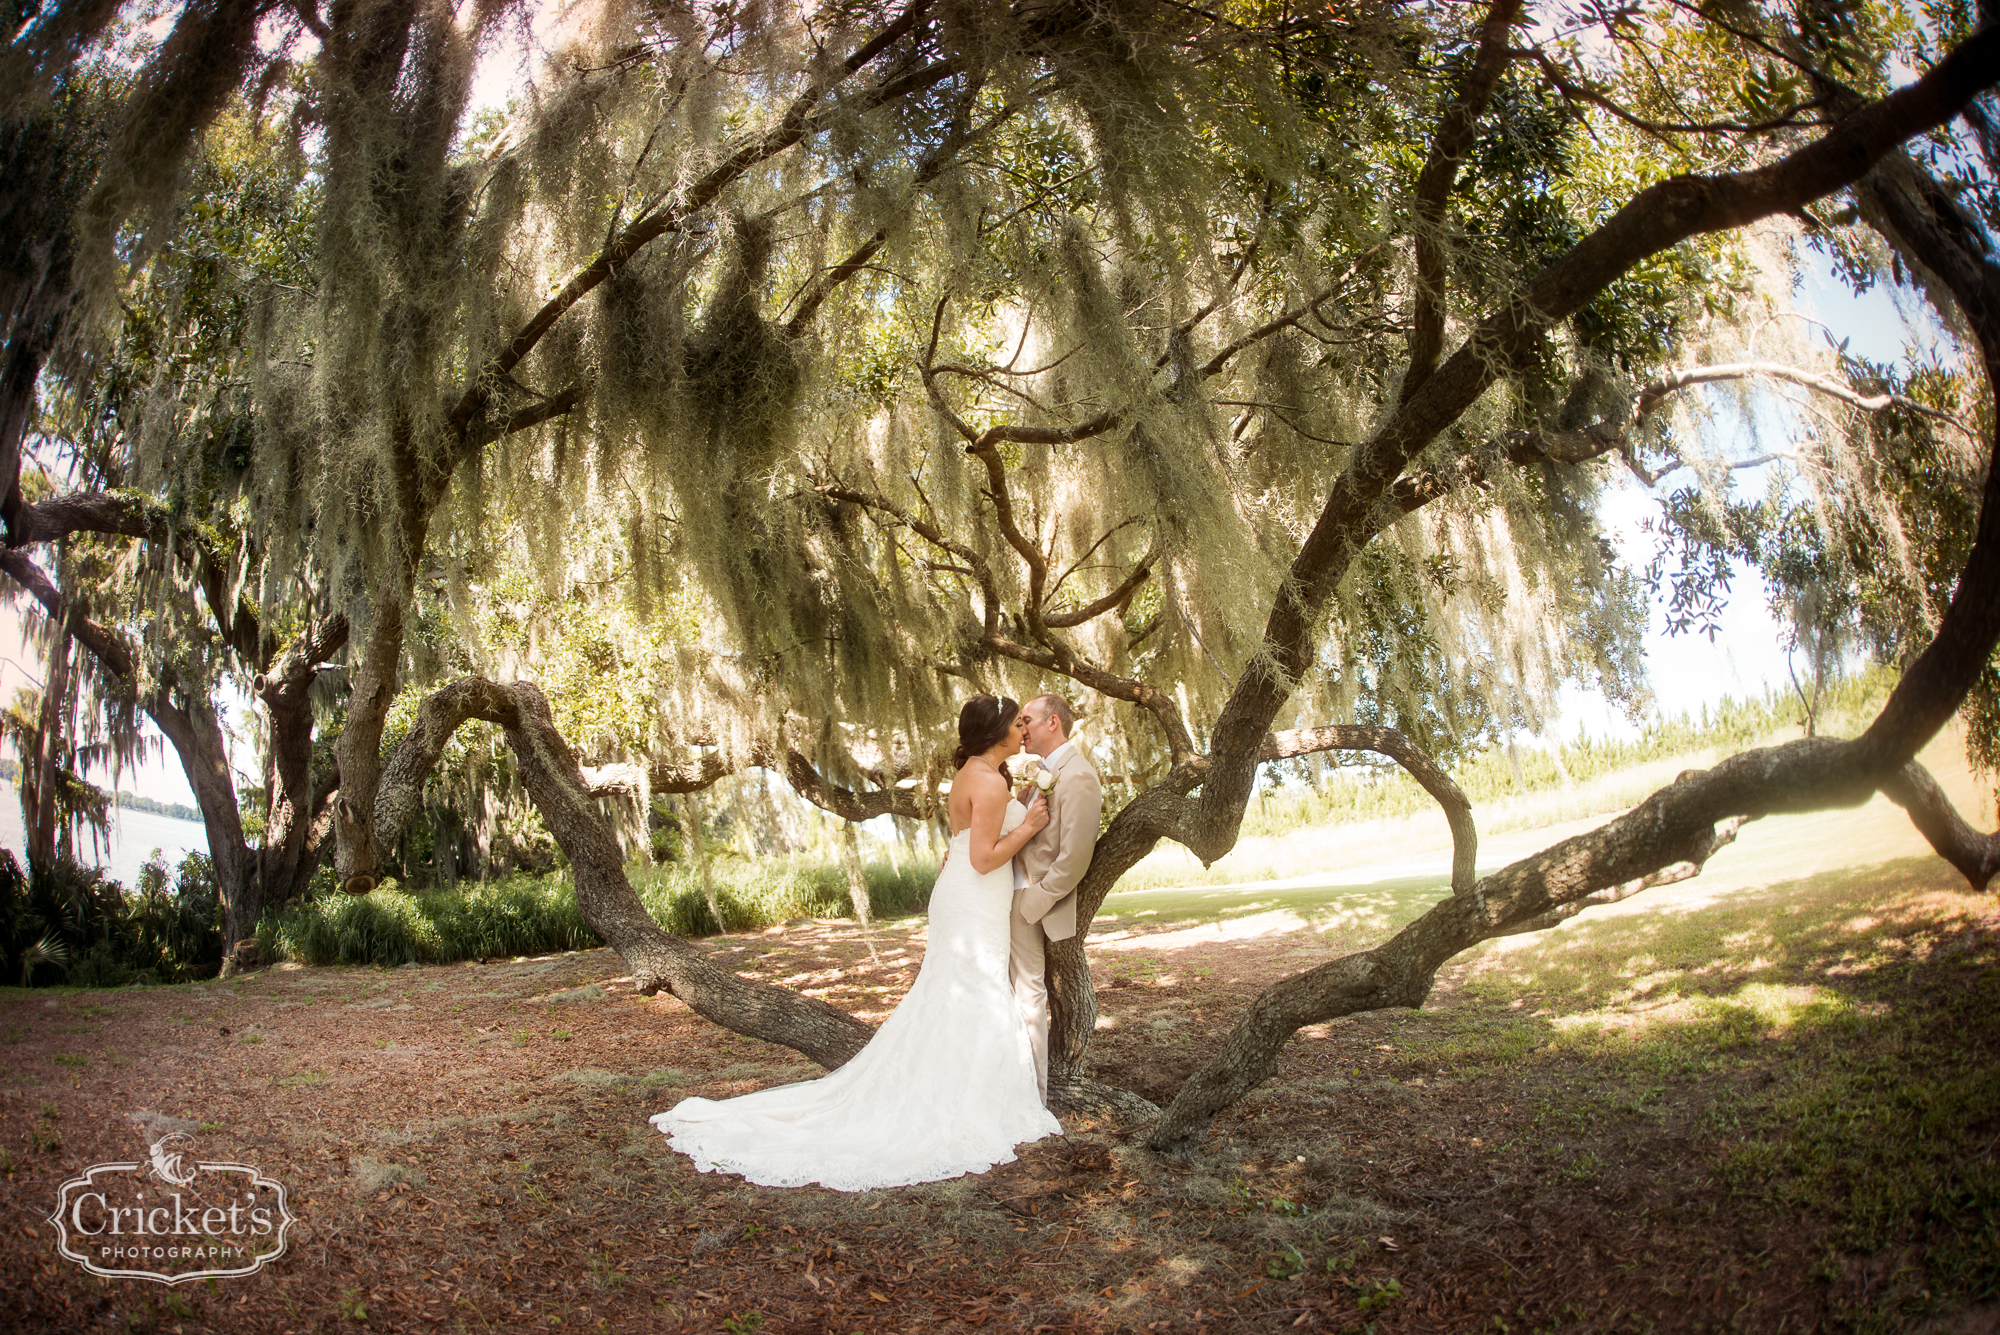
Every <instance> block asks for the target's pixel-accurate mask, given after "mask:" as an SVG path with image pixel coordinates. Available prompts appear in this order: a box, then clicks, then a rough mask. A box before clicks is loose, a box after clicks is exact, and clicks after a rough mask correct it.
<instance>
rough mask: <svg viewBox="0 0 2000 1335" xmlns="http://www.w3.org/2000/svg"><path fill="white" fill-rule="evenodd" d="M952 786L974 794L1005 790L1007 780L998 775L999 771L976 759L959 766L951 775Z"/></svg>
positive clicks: (980, 794) (982, 794) (979, 794)
mask: <svg viewBox="0 0 2000 1335" xmlns="http://www.w3.org/2000/svg"><path fill="white" fill-rule="evenodd" d="M951 783H952V787H954V788H957V789H961V790H962V791H964V792H967V793H972V794H974V795H976V796H984V795H985V794H987V793H989V792H1002V793H1004V792H1006V791H1007V781H1006V780H1005V779H1003V778H1001V777H1000V771H999V770H996V769H994V768H993V767H992V766H991V765H986V764H982V763H980V762H979V761H977V760H969V761H967V762H966V763H965V764H964V765H962V766H960V767H959V771H958V773H956V774H954V775H952V777H951Z"/></svg>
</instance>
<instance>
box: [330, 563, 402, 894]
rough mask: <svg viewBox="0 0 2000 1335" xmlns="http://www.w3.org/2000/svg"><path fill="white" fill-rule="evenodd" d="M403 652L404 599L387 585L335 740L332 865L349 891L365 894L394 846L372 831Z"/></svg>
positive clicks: (378, 601)
mask: <svg viewBox="0 0 2000 1335" xmlns="http://www.w3.org/2000/svg"><path fill="white" fill-rule="evenodd" d="M384 584H385V586H386V584H387V581H386V580H385V581H384ZM402 656H403V603H402V599H401V597H400V596H387V592H386V588H385V596H383V597H380V598H378V599H377V600H376V604H375V620H374V623H373V624H372V625H370V626H369V628H368V637H367V640H366V643H365V644H364V645H363V647H362V650H361V654H360V656H359V660H358V661H357V662H356V663H355V665H354V669H353V672H354V686H353V691H352V693H351V694H350V696H349V697H348V702H347V722H346V724H345V726H343V727H342V728H341V730H340V739H339V740H338V741H337V742H335V743H334V756H335V759H336V762H337V763H338V765H339V767H340V793H339V795H338V796H337V797H335V798H334V802H333V833H334V840H335V844H334V865H335V866H336V867H337V868H338V869H339V871H340V888H341V889H343V890H345V891H347V892H348V893H349V894H351V895H365V894H367V893H368V892H369V891H370V890H373V889H374V888H375V885H376V882H378V881H379V880H380V879H381V872H382V856H383V854H384V853H386V852H387V851H388V850H389V849H392V848H394V847H395V846H396V845H395V841H394V840H391V841H389V842H388V843H382V842H381V841H379V840H378V839H376V838H375V833H374V832H375V825H376V814H375V806H376V794H377V792H378V791H379V790H380V787H381V784H382V728H383V726H384V725H385V724H386V723H387V722H388V720H389V705H390V703H391V702H392V701H393V700H394V699H395V698H396V673H397V669H398V667H399V665H400V664H401V662H402ZM412 800H414V799H412Z"/></svg>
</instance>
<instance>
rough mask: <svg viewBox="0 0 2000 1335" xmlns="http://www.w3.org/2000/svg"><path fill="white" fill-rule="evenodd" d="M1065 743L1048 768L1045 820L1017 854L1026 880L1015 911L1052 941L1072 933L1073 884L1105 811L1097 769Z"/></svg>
mask: <svg viewBox="0 0 2000 1335" xmlns="http://www.w3.org/2000/svg"><path fill="white" fill-rule="evenodd" d="M1064 747H1066V748H1067V751H1068V754H1066V755H1065V754H1062V753H1063V750H1064ZM1064 747H1059V748H1057V754H1058V755H1061V756H1062V758H1061V760H1060V762H1059V763H1057V764H1056V765H1054V766H1053V767H1052V768H1053V771H1054V773H1055V776H1056V786H1055V787H1054V788H1053V789H1052V790H1050V792H1049V794H1048V798H1047V801H1048V804H1049V823H1048V824H1047V825H1045V826H1043V827H1042V828H1041V829H1039V830H1037V831H1035V833H1034V834H1033V835H1032V836H1030V837H1029V839H1028V842H1027V843H1026V844H1023V845H1022V846H1021V851H1020V853H1019V854H1018V855H1017V856H1018V857H1019V858H1020V865H1021V874H1022V876H1023V877H1025V878H1026V884H1024V885H1023V886H1022V887H1021V888H1020V889H1018V890H1016V891H1015V892H1014V911H1015V912H1016V913H1019V914H1020V915H1021V917H1022V918H1024V919H1026V920H1027V921H1028V922H1033V923H1040V924H1041V927H1042V934H1043V935H1044V936H1046V937H1048V939H1049V940H1051V941H1066V940H1068V939H1069V938H1070V937H1072V936H1075V935H1076V894H1075V891H1076V884H1077V882H1078V881H1081V880H1082V879H1083V873H1084V872H1085V871H1086V870H1088V869H1089V867H1090V855H1091V852H1092V851H1093V850H1094V849H1095V848H1096V847H1097V820H1098V817H1099V815H1100V814H1102V812H1103V810H1104V785H1103V784H1102V783H1100V782H1099V781H1098V778H1097V771H1096V770H1095V769H1093V768H1091V764H1090V761H1089V760H1088V759H1087V758H1086V757H1085V756H1084V754H1083V750H1082V748H1081V747H1079V746H1077V745H1075V743H1073V742H1066V743H1064ZM1044 763H1046V762H1044Z"/></svg>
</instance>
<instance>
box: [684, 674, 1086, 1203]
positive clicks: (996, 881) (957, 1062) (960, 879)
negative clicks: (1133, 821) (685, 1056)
mask: <svg viewBox="0 0 2000 1335" xmlns="http://www.w3.org/2000/svg"><path fill="white" fill-rule="evenodd" d="M1026 731H1027V729H1026V723H1025V720H1023V718H1022V717H1021V712H1020V706H1018V705H1016V704H1015V703H1014V702H1013V701H1012V700H1008V699H1005V698H1004V697H997V696H991V695H975V696H974V697H972V699H970V700H968V701H966V702H965V707H964V708H963V709H961V710H960V711H959V715H958V751H957V754H956V755H954V756H953V761H954V763H956V764H957V766H958V772H957V774H956V775H955V776H953V778H952V784H951V797H950V801H949V803H948V805H947V810H948V811H949V813H950V816H951V828H952V830H953V834H952V837H951V849H950V851H949V852H948V853H947V854H946V857H945V864H944V867H943V869H942V870H941V871H939V873H938V879H937V884H936V886H935V887H934V888H933V889H932V890H931V902H930V937H929V943H928V945H927V946H926V947H925V950H924V963H923V967H922V969H920V970H919V971H918V973H917V981H916V982H915V983H913V984H911V986H910V991H909V993H908V995H906V996H905V997H904V998H903V1001H902V1004H901V1005H899V1006H897V1007H896V1009H895V1011H894V1012H893V1013H892V1014H891V1015H890V1016H889V1018H888V1019H887V1020H884V1021H883V1022H882V1027H881V1028H880V1029H877V1030H876V1031H875V1036H874V1037H873V1038H871V1039H869V1040H868V1046H866V1047H864V1048H863V1049H861V1051H860V1052H859V1053H857V1054H855V1056H854V1057H853V1058H852V1059H851V1060H850V1061H849V1062H848V1063H847V1064H846V1065H845V1066H842V1067H841V1068H840V1069H839V1070H837V1071H834V1072H832V1073H830V1074H828V1075H825V1076H822V1077H820V1078H819V1079H818V1080H807V1081H802V1082H800V1083H798V1084H791V1085H778V1086H776V1087H774V1088H771V1089H764V1090H759V1091H758V1092H756V1093H754V1094H745V1095H743V1096H742V1097H740V1098H734V1099H722V1100H713V1099H701V1098H691V1099H683V1100H682V1101H681V1102H680V1103H678V1104H676V1105H674V1107H673V1108H672V1109H671V1110H670V1111H668V1112H663V1113H658V1114H656V1115H655V1116H654V1117H653V1118H652V1122H653V1125H655V1126H657V1127H658V1128H659V1129H660V1130H661V1131H663V1132H665V1133H666V1135H667V1137H668V1139H669V1140H670V1141H671V1143H672V1144H673V1147H674V1148H675V1149H677V1150H679V1151H681V1152H682V1153H683V1154H686V1155H687V1156H688V1157H689V1158H691V1159H693V1160H694V1165H695V1167H696V1168H697V1169H699V1170H701V1171H702V1172H711V1171H721V1172H728V1173H741V1174H742V1175H743V1176H744V1177H746V1178H748V1179H749V1180H750V1181H752V1182H757V1183H761V1184H763V1185H764V1186H767V1187H796V1186H804V1185H806V1184H808V1183H818V1184H820V1185H821V1186H826V1187H833V1188H836V1189H838V1190H841V1191H863V1190H867V1189H869V1188H872V1187H897V1186H905V1185H908V1184H910V1183H913V1182H936V1181H938V1180H940V1179H942V1178H947V1177H957V1176H959V1175H960V1174H962V1173H979V1172H984V1171H985V1170H987V1169H988V1168H991V1167H992V1166H993V1165H995V1164H999V1163H1007V1162H1009V1161H1011V1160H1012V1159H1013V1158H1014V1147H1015V1146H1016V1145H1017V1144H1020V1143H1021V1142H1023V1141H1029V1140H1040V1139H1041V1138H1042V1137H1043V1136H1051V1135H1060V1134H1062V1125H1061V1123H1059V1122H1057V1121H1056V1119H1055V1118H1054V1117H1053V1116H1052V1115H1051V1114H1050V1113H1049V1111H1048V1109H1046V1108H1044V1107H1043V1106H1042V1100H1041V1094H1040V1092H1039V1090H1038V1087H1037V1085H1036V1080H1035V1059H1034V1054H1033V1052H1032V1050H1031V1049H1030V1047H1029V1044H1028V1029H1027V1022H1026V1021H1025V1020H1024V1019H1023V1017H1022V1015H1021V1012H1020V1010H1019V1008H1018V1007H1017V1006H1016V1004H1015V1001H1014V992H1013V989H1012V987H1011V986H1010V985H1009V983H1008V981H1007V944H1008V939H1007V938H1008V929H1007V919H1008V914H1009V912H1010V911H1011V909H1012V906H1013V898H1014V876H1013V858H1014V854H1015V853H1017V852H1019V851H1020V848H1021V845H1023V844H1025V843H1026V842H1027V841H1028V837H1029V836H1030V835H1032V834H1033V833H1034V832H1035V831H1037V830H1039V829H1041V828H1042V827H1043V826H1045V825H1047V824H1048V821H1049V813H1048V807H1047V805H1046V804H1045V803H1044V801H1043V800H1042V798H1041V797H1039V796H1037V797H1036V798H1035V799H1034V801H1033V804H1032V805H1031V806H1029V807H1027V808H1025V809H1024V808H1023V807H1022V806H1021V804H1020V803H1019V802H1017V801H1014V800H1013V799H1011V798H1010V797H1009V795H1008V790H1007V773H1006V770H1005V769H1004V768H1003V766H1004V765H1005V762H1006V760H1007V757H1009V756H1012V755H1015V754H1017V753H1018V752H1019V751H1020V750H1021V745H1022V740H1023V738H1024V737H1025V736H1026Z"/></svg>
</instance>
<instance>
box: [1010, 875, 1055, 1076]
mask: <svg viewBox="0 0 2000 1335" xmlns="http://www.w3.org/2000/svg"><path fill="white" fill-rule="evenodd" d="M1007 920H1008V924H1009V927H1010V929H1011V932H1012V936H1011V938H1010V942H1009V945H1008V949H1007V978H1008V981H1009V982H1011V983H1012V984H1013V985H1014V1003H1015V1004H1016V1005H1017V1006H1019V1007H1020V1008H1021V1019H1022V1020H1023V1021H1024V1022H1026V1024H1027V1026H1028V1045H1029V1047H1031V1048H1032V1049H1033V1050H1034V1053H1035V1082H1036V1083H1037V1084H1039V1085H1040V1086H1041V1088H1042V1104H1043V1106H1044V1107H1046V1106H1047V1105H1048V1101H1049V980H1048V973H1047V969H1048V963H1047V957H1046V954H1045V951H1046V948H1047V946H1048V937H1047V936H1046V935H1044V934H1043V932H1042V925H1041V924H1040V923H1038V922H1029V921H1028V920H1027V919H1026V918H1023V917H1022V916H1021V910H1019V909H1013V910H1010V911H1009V913H1008V915H1007Z"/></svg>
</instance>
